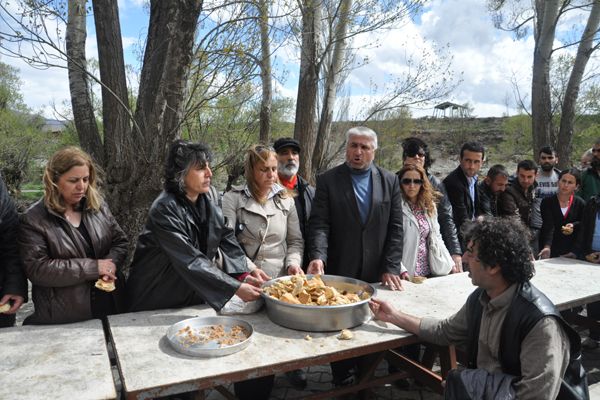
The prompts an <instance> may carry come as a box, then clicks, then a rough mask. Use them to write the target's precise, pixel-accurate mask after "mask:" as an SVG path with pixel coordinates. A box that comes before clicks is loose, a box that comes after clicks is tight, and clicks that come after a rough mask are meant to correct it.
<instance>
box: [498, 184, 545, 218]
mask: <svg viewBox="0 0 600 400" xmlns="http://www.w3.org/2000/svg"><path fill="white" fill-rule="evenodd" d="M535 188H536V185H535V184H534V185H532V186H530V187H529V188H527V191H526V192H525V191H523V188H522V187H521V185H520V184H519V181H518V180H517V179H515V180H513V181H512V182H511V184H510V185H508V186H507V187H506V190H505V191H504V192H502V193H500V196H498V216H500V217H512V218H515V219H517V218H519V219H520V221H521V222H522V223H523V225H524V226H526V227H527V228H529V227H536V228H539V225H538V224H536V225H538V226H534V225H533V224H532V219H531V217H532V216H533V215H534V214H535V210H534V207H535Z"/></svg>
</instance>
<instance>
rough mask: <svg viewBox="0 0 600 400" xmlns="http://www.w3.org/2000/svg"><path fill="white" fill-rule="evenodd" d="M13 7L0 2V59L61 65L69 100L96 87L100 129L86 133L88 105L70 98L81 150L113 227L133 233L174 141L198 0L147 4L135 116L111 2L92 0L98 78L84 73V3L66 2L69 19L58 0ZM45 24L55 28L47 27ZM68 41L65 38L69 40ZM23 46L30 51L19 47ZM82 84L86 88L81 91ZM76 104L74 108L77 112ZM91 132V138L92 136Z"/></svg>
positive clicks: (114, 5)
mask: <svg viewBox="0 0 600 400" xmlns="http://www.w3.org/2000/svg"><path fill="white" fill-rule="evenodd" d="M55 5H56V4H52V3H48V2H45V1H29V0H28V1H22V2H19V9H20V11H21V12H20V13H18V15H17V14H15V12H14V10H13V9H10V10H9V9H8V8H7V6H6V5H5V4H1V5H0V11H1V12H0V18H2V19H3V21H4V22H5V24H4V25H3V28H2V32H1V33H0V35H1V37H2V38H3V39H4V40H3V41H2V42H1V44H0V45H1V46H2V49H3V50H4V52H5V54H10V55H13V56H18V57H21V58H23V59H25V60H26V61H28V62H29V63H31V64H32V65H36V66H39V67H43V68H47V67H62V68H64V67H65V60H66V62H67V64H68V68H69V69H70V70H72V71H73V73H71V74H70V75H69V76H70V78H72V79H74V81H73V82H72V83H71V87H75V88H76V92H74V93H73V92H72V93H71V97H72V98H73V97H74V96H84V97H85V96H89V95H90V94H89V90H87V89H86V82H85V81H86V80H89V79H96V80H97V81H98V82H99V83H100V84H101V86H102V104H103V115H102V118H103V127H104V129H103V132H102V134H100V133H99V132H98V133H95V132H94V131H93V128H91V127H90V126H91V123H90V118H91V117H90V111H89V102H86V101H82V102H81V101H78V100H77V99H75V100H74V101H73V102H72V104H73V115H74V118H75V121H76V125H77V126H78V128H79V127H83V128H81V129H83V131H82V132H80V133H79V134H80V135H82V134H83V135H86V136H89V137H90V138H91V139H90V140H85V141H82V143H81V145H82V146H83V147H84V148H85V150H87V151H88V152H90V153H92V154H103V159H104V162H103V167H104V169H105V171H106V172H107V177H106V182H107V185H106V188H107V198H108V201H109V203H110V204H111V209H112V210H113V212H114V213H115V215H116V216H117V219H118V220H119V222H120V224H121V226H122V227H123V228H124V230H125V231H126V232H128V233H129V235H130V237H131V238H135V237H136V236H137V233H138V230H139V227H140V226H141V223H142V222H143V220H144V219H145V216H146V212H147V209H148V207H149V205H150V203H151V201H152V199H153V198H154V197H155V196H156V194H157V193H158V191H159V190H160V186H161V185H160V175H161V174H158V173H157V171H160V170H162V168H163V164H164V158H165V155H166V149H167V146H168V145H169V144H170V143H171V142H172V141H173V140H174V139H175V138H177V137H178V136H179V134H180V130H181V122H182V118H183V109H184V104H185V103H184V100H185V96H186V83H187V77H188V71H189V67H190V65H191V62H192V54H193V52H192V50H193V45H194V35H195V32H196V24H197V21H198V17H199V14H200V11H201V9H202V0H185V1H177V2H171V1H160V0H152V1H151V2H150V21H149V27H148V34H147V38H146V48H145V51H144V60H143V66H142V71H141V76H140V87H139V90H138V98H137V104H136V107H135V112H133V111H132V110H131V108H130V106H129V98H128V91H127V80H126V75H125V63H124V60H123V47H122V43H121V32H120V23H119V13H118V3H117V0H94V1H92V6H93V9H94V21H95V26H96V35H97V45H98V55H99V70H100V79H98V78H95V77H93V76H92V75H91V74H89V72H88V71H87V70H86V63H85V61H84V60H85V52H84V50H83V49H82V46H84V44H85V40H84V39H83V40H82V37H83V38H84V34H83V32H84V31H82V29H83V27H82V25H83V22H82V19H81V17H82V12H83V9H84V8H83V6H84V5H85V2H83V1H81V2H77V1H73V2H72V3H70V4H69V6H71V8H70V11H71V13H69V15H70V16H71V17H72V19H70V20H66V19H65V18H66V13H65V12H64V10H63V9H62V8H61V4H60V2H59V4H58V7H54V6H55ZM49 22H53V23H55V24H54V25H52V26H50V25H49ZM65 25H66V26H67V29H66V30H67V31H68V32H69V35H70V37H69V39H70V44H69V51H68V53H67V52H65V51H64V49H63V47H62V40H63V39H64V38H63V37H62V36H61V29H64V26H65ZM71 39H72V40H71ZM26 45H29V46H30V51H25V49H24V46H26ZM88 87H89V86H88ZM79 107H82V109H80V108H79ZM94 135H97V136H96V137H94Z"/></svg>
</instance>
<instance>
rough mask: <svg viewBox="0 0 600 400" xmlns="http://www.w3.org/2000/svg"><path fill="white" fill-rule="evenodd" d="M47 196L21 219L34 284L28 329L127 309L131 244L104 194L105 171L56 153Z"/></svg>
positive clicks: (72, 152)
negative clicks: (126, 273) (126, 266)
mask: <svg viewBox="0 0 600 400" xmlns="http://www.w3.org/2000/svg"><path fill="white" fill-rule="evenodd" d="M43 180H44V197H43V198H42V199H40V200H39V201H38V202H36V203H35V204H33V205H32V206H31V207H30V208H29V209H28V210H27V212H26V213H25V214H24V215H23V216H22V218H21V224H20V225H19V235H18V242H19V249H20V252H21V257H22V259H23V264H24V268H25V273H26V275H27V278H29V280H30V281H31V283H32V284H33V290H32V292H33V304H34V308H35V310H34V313H33V315H31V316H29V317H27V318H26V319H25V321H24V324H62V323H70V322H77V321H83V320H87V319H91V318H103V317H105V316H107V315H110V314H115V313H117V312H120V311H123V310H124V305H125V304H124V301H123V300H124V299H123V295H124V282H125V280H124V277H123V274H122V272H121V268H122V267H123V262H124V261H125V258H126V256H127V237H126V236H125V234H124V233H123V231H122V230H121V228H120V227H119V224H118V223H117V221H116V220H115V218H114V217H113V216H112V214H111V212H110V210H109V209H108V206H107V205H106V203H105V202H104V200H103V198H102V195H101V194H100V192H99V190H98V187H97V185H98V167H97V166H96V165H95V164H94V162H93V161H92V159H91V157H90V156H89V155H88V154H87V153H86V152H84V151H83V150H81V149H80V148H78V147H66V148H64V149H62V150H59V151H58V152H56V153H55V154H54V155H53V156H52V157H51V158H50V160H49V161H48V164H47V165H46V169H45V171H44V177H43Z"/></svg>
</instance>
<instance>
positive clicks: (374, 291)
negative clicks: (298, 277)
mask: <svg viewBox="0 0 600 400" xmlns="http://www.w3.org/2000/svg"><path fill="white" fill-rule="evenodd" d="M292 276H293V275H286V276H280V277H279V278H274V279H271V280H269V281H267V282H265V283H264V284H263V288H264V287H268V286H272V285H273V284H274V283H275V282H278V281H282V280H289V279H291V277H292ZM313 276H315V275H310V274H306V277H307V278H310V277H313ZM326 277H334V278H343V279H348V280H352V281H354V282H357V283H356V285H357V286H360V285H365V286H368V287H370V288H371V289H373V294H371V297H370V298H368V299H365V300H361V301H357V302H356V303H350V304H337V305H333V306H311V305H306V304H292V303H286V302H285V301H281V300H277V299H275V298H273V297H271V296H269V295H268V294H266V293H265V292H264V291H263V292H262V293H261V294H260V295H261V296H262V297H263V299H264V300H265V301H272V302H274V303H275V304H280V305H284V306H288V307H293V308H301V309H308V310H323V309H338V308H348V307H350V306H357V305H360V304H365V303H368V302H369V300H371V299H372V298H373V297H375V295H376V294H377V289H375V287H374V286H373V285H371V284H370V283H367V282H365V281H361V280H359V279H354V278H348V277H346V276H340V275H321V278H322V279H326ZM348 283H352V282H348Z"/></svg>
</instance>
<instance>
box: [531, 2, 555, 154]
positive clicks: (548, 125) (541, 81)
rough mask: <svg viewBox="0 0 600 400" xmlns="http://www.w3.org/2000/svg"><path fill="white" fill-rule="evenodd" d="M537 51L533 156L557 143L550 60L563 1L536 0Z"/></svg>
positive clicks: (532, 101)
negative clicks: (551, 91) (553, 116)
mask: <svg viewBox="0 0 600 400" xmlns="http://www.w3.org/2000/svg"><path fill="white" fill-rule="evenodd" d="M535 7H536V10H535V11H536V15H537V21H536V25H535V33H534V34H535V48H534V52H533V79H532V83H531V114H532V126H531V127H532V132H533V154H536V155H537V154H538V153H539V150H540V148H542V147H543V146H546V145H551V144H553V143H554V141H553V127H552V102H551V95H550V61H551V58H552V45H553V43H554V34H555V31H556V24H557V22H558V11H559V7H560V1H559V0H544V1H541V0H536V2H535Z"/></svg>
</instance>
